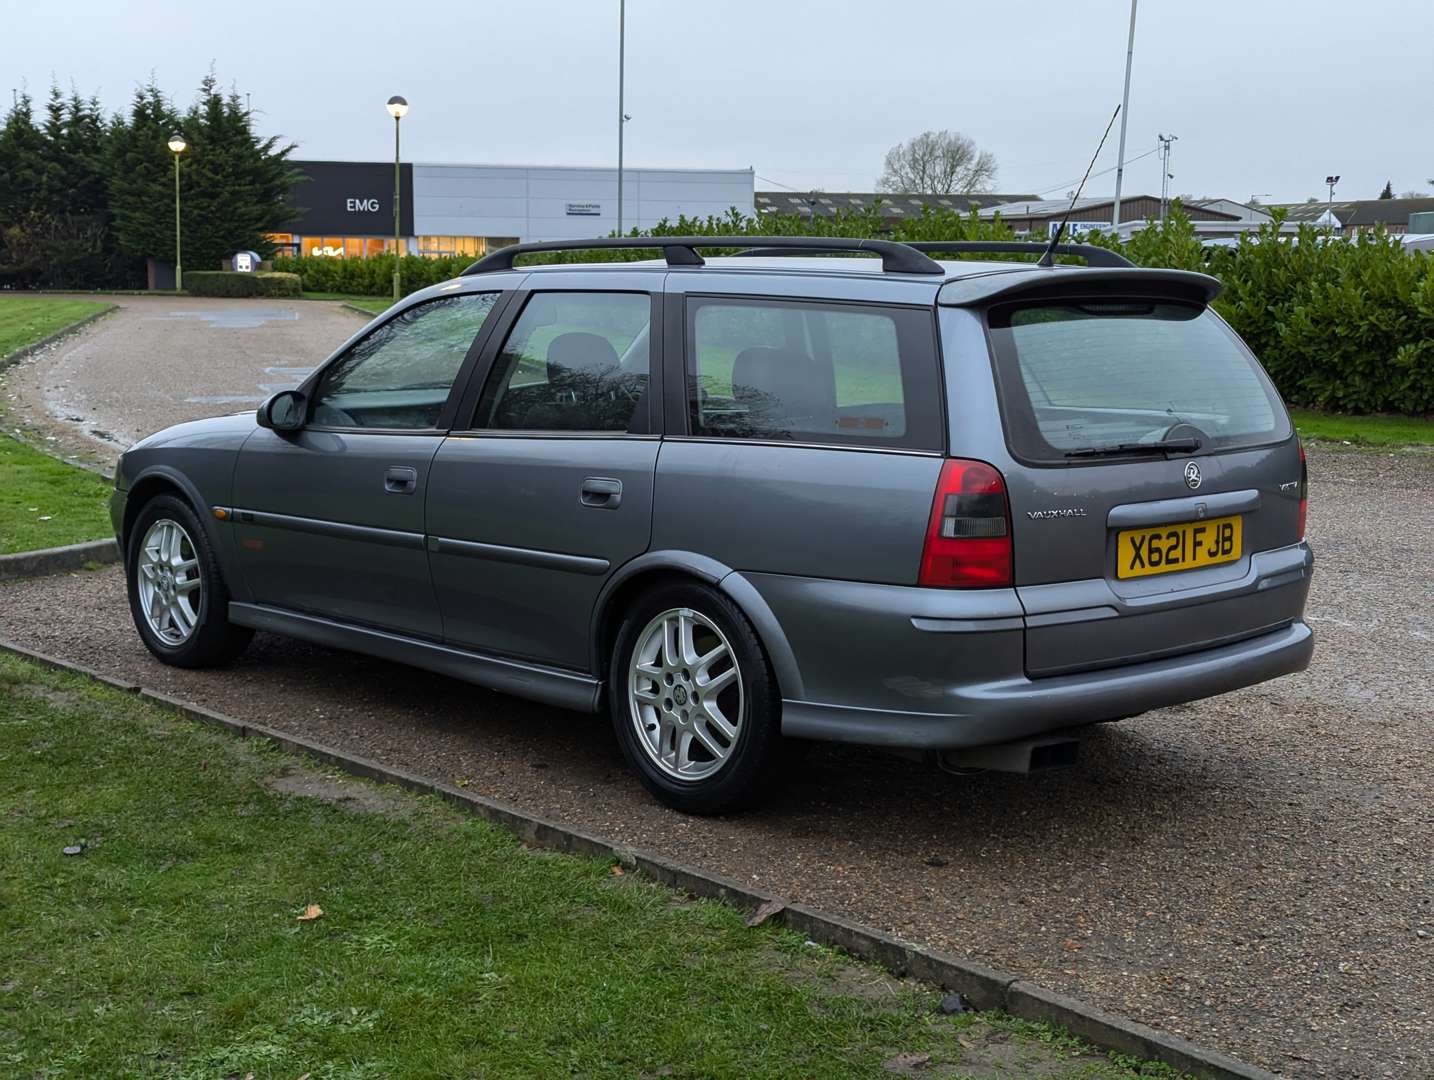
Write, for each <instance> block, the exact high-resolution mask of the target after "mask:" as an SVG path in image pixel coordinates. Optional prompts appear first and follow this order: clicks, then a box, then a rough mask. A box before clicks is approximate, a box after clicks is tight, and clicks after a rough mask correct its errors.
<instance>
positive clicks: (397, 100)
mask: <svg viewBox="0 0 1434 1080" xmlns="http://www.w3.org/2000/svg"><path fill="white" fill-rule="evenodd" d="M407 114H408V102H407V101H405V100H404V99H403V98H401V97H399V96H398V95H397V94H394V95H393V97H391V98H389V99H388V115H389V116H391V117H393V298H394V299H395V300H398V299H399V296H400V291H399V290H400V284H399V271H398V268H399V265H400V263H401V262H402V258H403V257H402V253H401V252H400V251H399V247H400V245H401V244H402V243H403V239H402V231H401V229H402V225H401V219H400V217H399V205H400V204H399V201H398V197H399V191H398V183H399V182H398V177H399V170H398V122H399V121H400V120H402V119H403V118H404V116H406V115H407Z"/></svg>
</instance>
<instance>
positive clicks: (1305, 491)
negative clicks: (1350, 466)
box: [1300, 443, 1310, 540]
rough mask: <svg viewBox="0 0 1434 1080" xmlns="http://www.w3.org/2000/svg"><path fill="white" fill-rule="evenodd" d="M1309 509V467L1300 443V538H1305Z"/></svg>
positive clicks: (1303, 448) (1302, 445)
mask: <svg viewBox="0 0 1434 1080" xmlns="http://www.w3.org/2000/svg"><path fill="white" fill-rule="evenodd" d="M1309 511H1310V467H1309V463H1308V462H1306V461H1305V446H1304V443H1300V539H1301V540H1303V539H1304V538H1305V519H1306V518H1308V517H1309Z"/></svg>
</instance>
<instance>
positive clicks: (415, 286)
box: [274, 255, 473, 296]
mask: <svg viewBox="0 0 1434 1080" xmlns="http://www.w3.org/2000/svg"><path fill="white" fill-rule="evenodd" d="M472 264H473V259H472V257H471V256H467V255H461V256H449V257H445V258H440V259H425V258H423V257H421V256H418V255H405V256H404V257H403V262H402V265H401V266H400V267H399V271H400V274H401V275H402V281H403V291H404V292H405V293H411V292H417V291H418V290H419V289H426V288H428V286H430V285H437V284H438V283H439V282H441V281H448V280H449V279H451V278H455V277H457V276H458V275H459V274H461V273H462V272H463V271H464V270H466V269H467V268H468V267H469V266H471V265H472ZM274 269H275V270H278V271H284V272H287V273H290V274H296V275H298V277H299V278H300V279H301V280H302V281H303V287H304V290H305V291H307V292H332V293H348V294H350V295H353V296H389V295H391V294H392V292H393V256H392V255H373V256H370V257H369V258H366V259H350V258H343V257H332V256H328V255H300V256H292V255H281V256H278V257H276V258H275V259H274Z"/></svg>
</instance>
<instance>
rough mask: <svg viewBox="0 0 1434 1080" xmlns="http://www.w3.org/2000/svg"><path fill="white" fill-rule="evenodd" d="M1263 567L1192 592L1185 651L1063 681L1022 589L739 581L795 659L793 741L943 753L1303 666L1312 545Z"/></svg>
mask: <svg viewBox="0 0 1434 1080" xmlns="http://www.w3.org/2000/svg"><path fill="white" fill-rule="evenodd" d="M1255 563H1256V565H1255V566H1254V567H1253V568H1252V573H1251V574H1250V575H1248V580H1245V581H1242V582H1240V583H1238V586H1239V587H1238V589H1237V590H1235V601H1234V602H1233V603H1232V602H1231V600H1230V598H1229V597H1228V596H1223V597H1216V598H1214V600H1211V598H1210V597H1209V596H1208V595H1206V594H1205V593H1203V592H1201V591H1197V590H1191V594H1190V595H1189V596H1187V597H1183V598H1182V599H1181V600H1180V601H1179V604H1180V606H1181V610H1183V612H1185V613H1186V615H1185V625H1186V632H1187V633H1188V635H1189V636H1188V638H1187V639H1186V640H1187V641H1188V642H1189V644H1188V645H1187V646H1185V647H1184V648H1176V647H1175V646H1177V645H1179V644H1180V643H1179V641H1178V640H1176V639H1175V637H1173V636H1172V635H1171V634H1166V635H1165V636H1164V637H1161V636H1158V635H1155V634H1153V633H1150V634H1143V635H1141V634H1138V635H1136V636H1137V637H1141V638H1143V639H1144V640H1145V641H1146V643H1147V644H1148V645H1149V646H1150V648H1149V651H1147V652H1146V653H1145V654H1144V655H1133V656H1128V657H1124V658H1119V659H1113V660H1111V661H1109V662H1106V663H1104V664H1099V665H1096V664H1090V665H1087V666H1085V667H1082V668H1081V669H1079V670H1071V671H1062V672H1047V671H1032V670H1031V656H1030V647H1031V634H1032V631H1033V629H1036V627H1033V625H1032V622H1033V620H1032V619H1031V617H1030V616H1029V614H1028V613H1027V611H1026V608H1025V606H1024V605H1023V603H1022V601H1021V598H1020V597H1019V596H1018V595H1017V593H1016V590H1015V589H981V590H954V589H923V588H915V587H910V586H900V585H880V584H866V583H860V582H850V581H830V580H819V579H814V578H800V577H791V576H785V575H769V574H749V575H744V577H745V579H746V581H747V582H748V583H749V584H750V585H751V586H752V587H753V588H754V589H755V591H756V592H757V593H758V594H760V596H761V598H762V600H763V601H765V603H766V605H767V607H768V608H769V609H770V611H771V613H772V616H773V619H772V620H771V622H770V623H769V624H767V625H768V626H769V627H776V628H779V632H780V634H781V636H782V638H783V641H782V645H783V646H785V649H786V650H789V656H790V661H791V663H790V666H789V668H790V672H791V675H792V676H793V677H788V678H783V677H782V674H781V672H779V678H780V679H781V680H782V689H783V699H784V700H783V706H782V709H783V712H782V730H783V732H784V733H785V734H787V735H791V736H794V737H798V738H807V739H821V740H829V741H836V742H852V743H862V744H866V745H875V746H890V747H906V748H917V749H933V750H934V749H943V748H948V749H954V748H958V747H969V746H983V745H987V744H991V743H997V742H1006V741H1009V740H1012V739H1020V738H1025V737H1028V736H1031V735H1036V734H1040V733H1042V732H1047V731H1053V730H1058V729H1060V728H1065V727H1073V726H1078V725H1081V724H1089V723H1094V722H1096V721H1100V720H1115V719H1120V718H1122V717H1126V716H1133V715H1135V714H1136V713H1141V712H1145V711H1147V710H1149V709H1158V708H1163V707H1165V706H1168V705H1177V704H1181V703H1183V702H1188V701H1195V700H1198V699H1200V698H1205V697H1211V696H1213V695H1215V694H1223V693H1226V692H1228V691H1230V690H1238V689H1240V688H1241V687H1246V686H1252V685H1254V684H1255V683H1259V682H1264V681H1265V680H1268V679H1273V678H1277V677H1278V676H1281V675H1288V674H1290V673H1292V672H1296V671H1301V670H1303V669H1304V668H1305V667H1307V666H1308V665H1309V661H1310V656H1311V655H1312V653H1313V648H1314V641H1313V634H1312V633H1311V631H1310V628H1309V627H1308V626H1307V625H1306V624H1305V622H1304V605H1305V597H1306V595H1307V594H1308V591H1309V584H1310V577H1311V574H1312V571H1313V558H1312V556H1311V555H1310V553H1309V549H1308V547H1306V546H1305V545H1304V544H1299V545H1296V546H1293V547H1291V548H1287V549H1280V550H1279V551H1277V552H1271V553H1268V555H1267V557H1266V556H1262V557H1260V558H1259V559H1257V560H1255ZM1077 614H1079V613H1077ZM1127 620H1129V621H1130V623H1131V625H1135V624H1136V620H1135V619H1133V618H1131V616H1129V615H1127V616H1125V617H1123V618H1122V619H1121V620H1120V621H1122V622H1125V621H1127ZM1035 622H1036V624H1037V626H1039V627H1044V626H1045V622H1044V621H1043V620H1041V619H1037V620H1035ZM770 651H772V650H771V649H770V648H769V652H770ZM784 651H785V650H784Z"/></svg>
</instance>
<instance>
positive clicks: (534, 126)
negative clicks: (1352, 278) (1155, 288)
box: [0, 0, 1434, 201]
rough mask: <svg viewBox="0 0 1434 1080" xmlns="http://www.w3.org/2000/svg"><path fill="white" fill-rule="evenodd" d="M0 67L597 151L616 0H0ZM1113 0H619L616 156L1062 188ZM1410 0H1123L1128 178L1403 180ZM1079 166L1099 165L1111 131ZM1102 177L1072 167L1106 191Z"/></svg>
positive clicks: (787, 176) (349, 148)
mask: <svg viewBox="0 0 1434 1080" xmlns="http://www.w3.org/2000/svg"><path fill="white" fill-rule="evenodd" d="M5 8H6V9H7V10H6V15H5V33H4V34H3V35H0V73H3V75H4V77H5V78H6V79H7V80H8V82H5V83H4V84H0V85H3V86H4V87H5V88H8V87H27V88H28V89H29V91H30V93H31V94H32V95H34V96H35V97H36V99H37V100H38V99H41V98H43V96H44V94H45V93H46V91H47V90H48V87H49V84H50V82H51V80H52V78H55V79H58V80H59V82H60V83H61V85H62V86H64V87H65V88H67V89H68V87H69V85H70V84H71V83H72V82H73V83H74V85H75V86H77V87H78V89H79V90H80V91H81V92H82V93H84V94H86V95H88V94H91V93H96V94H98V95H99V97H100V98H101V100H102V101H103V102H104V103H105V105H106V106H107V107H110V108H119V107H121V106H123V105H124V104H125V103H126V101H127V99H128V97H129V95H130V93H131V92H132V90H133V88H134V87H135V85H136V84H137V83H140V82H143V81H145V80H146V79H147V77H148V76H149V75H150V73H151V72H153V74H154V76H155V78H156V79H157V81H158V82H159V84H160V85H161V86H162V87H163V88H164V89H165V90H166V92H167V93H168V94H169V95H170V96H171V97H172V98H174V99H176V100H177V101H179V102H180V103H181V104H187V103H188V102H189V101H190V99H191V98H192V96H193V91H194V88H195V87H196V86H197V84H198V82H199V80H200V78H201V77H202V76H203V75H204V73H205V72H206V71H207V70H208V68H209V66H210V64H211V62H212V63H213V65H214V67H215V69H216V71H217V73H218V75H219V77H220V80H221V82H222V83H224V84H225V85H226V86H227V85H229V84H231V83H232V84H233V85H234V87H235V88H237V89H238V90H239V91H240V93H241V94H243V93H246V92H247V93H249V94H251V95H252V102H253V108H254V113H255V121H256V126H258V127H259V128H260V129H261V130H262V131H264V132H266V133H278V134H281V135H283V136H284V137H285V138H286V139H288V140H291V141H293V142H295V143H297V144H298V147H299V148H298V150H297V151H296V155H295V156H297V157H305V158H331V159H353V160H370V159H377V160H381V159H384V158H385V157H387V156H389V155H391V153H392V141H391V140H392V129H391V121H390V120H389V119H388V117H387V114H386V113H385V112H384V108H383V103H384V101H385V100H387V98H388V96H389V95H390V94H394V93H399V94H403V95H404V96H405V97H407V98H408V100H409V102H410V104H411V106H412V111H411V112H410V113H409V116H408V118H407V119H406V120H405V121H404V122H403V138H404V158H405V160H413V161H429V162H501V163H513V164H549V163H555V164H582V165H587V164H611V163H613V162H615V160H616V134H615V130H616V118H617V42H618V35H617V27H618V15H617V11H618V0H507V2H503V3H496V2H491V0H462V2H455V0H424V2H422V3H408V4H404V3H395V2H393V0H384V2H379V0H343V2H342V3H340V2H336V0H330V2H326V3H322V4H320V3H317V2H313V0H289V2H287V3H275V2H273V0H245V2H243V3H236V4H210V3H203V4H200V3H162V2H159V0H125V2H124V3H116V2H114V0H69V2H67V3H64V4H43V3H24V4H21V3H18V2H15V3H7V4H6V5H5ZM1129 11H1130V6H1129V3H1128V0H1078V2H1076V0H1066V2H1058V0H1019V2H1015V0H1003V2H998V3H993V2H991V0H985V2H982V3H967V2H964V0H945V2H939V0H887V2H885V3H872V2H865V3H860V2H853V0H819V2H808V0H628V3H627V111H628V112H629V113H630V114H631V115H632V120H631V122H630V123H629V124H628V128H627V161H628V163H629V164H633V165H647V166H664V165H666V166H692V167H746V166H749V165H750V166H752V167H753V168H755V169H756V171H757V174H758V176H759V177H760V178H761V179H759V180H758V181H757V187H758V188H759V189H762V188H777V187H779V186H783V185H785V186H788V187H792V188H797V189H802V190H807V189H810V188H813V187H820V188H824V189H826V190H829V191H840V190H854V191H868V190H872V189H873V187H874V183H875V180H876V177H877V175H878V174H879V172H880V170H881V162H882V158H883V156H884V155H885V153H886V151H887V149H888V148H889V147H890V146H891V145H892V144H894V143H896V142H899V141H901V140H902V139H904V138H906V137H908V136H910V135H913V134H916V133H918V132H920V131H923V130H926V129H940V128H951V129H954V130H958V131H961V132H964V133H965V134H967V135H969V136H971V137H972V138H973V139H975V140H976V142H977V143H978V144H979V145H980V146H981V147H983V148H985V149H989V150H990V151H992V152H993V153H994V154H995V155H996V158H997V160H998V161H999V163H1000V173H999V176H998V179H997V184H996V190H998V191H1009V192H1027V193H1030V192H1034V193H1037V194H1046V193H1049V194H1051V195H1061V194H1063V193H1064V192H1066V191H1067V190H1069V189H1070V188H1072V187H1073V186H1074V184H1075V182H1076V181H1077V180H1078V179H1079V177H1080V175H1081V173H1082V172H1083V171H1084V169H1085V165H1086V162H1087V160H1088V159H1089V156H1090V154H1091V152H1092V151H1093V150H1094V148H1095V144H1096V142H1097V140H1098V139H1099V137H1100V133H1101V130H1102V129H1103V128H1104V126H1105V123H1106V120H1107V119H1108V118H1109V116H1110V112H1111V110H1112V109H1113V108H1114V107H1115V106H1116V105H1117V104H1118V103H1119V102H1120V96H1121V81H1122V78H1123V70H1124V68H1123V65H1124V61H1125V46H1126V31H1127V27H1128V18H1129ZM1431 42H1434V2H1431V0H1364V2H1363V3H1360V4H1357V5H1355V4H1351V3H1348V2H1347V0H1346V2H1338V3H1337V2H1334V0H1301V2H1300V3H1299V4H1297V5H1295V4H1289V3H1272V2H1260V0H1238V2H1237V0H1206V2H1205V3H1199V4H1192V3H1174V2H1171V0H1145V2H1144V3H1143V4H1142V5H1141V8H1140V16H1139V22H1138V25H1137V29H1136V41H1135V68H1134V76H1133V80H1132V85H1131V97H1130V115H1129V135H1128V142H1127V146H1126V160H1127V162H1129V164H1128V166H1127V169H1126V181H1125V191H1126V192H1127V193H1128V194H1137V193H1140V192H1142V191H1144V192H1150V193H1152V194H1158V193H1159V188H1160V168H1159V165H1158V158H1157V157H1156V156H1155V155H1150V156H1147V157H1143V158H1141V159H1140V160H1138V161H1134V160H1132V159H1134V158H1137V157H1138V156H1139V155H1142V154H1145V153H1146V152H1147V151H1149V150H1152V149H1153V148H1154V147H1155V145H1156V134H1157V132H1167V133H1169V132H1173V133H1174V134H1176V135H1177V136H1179V141H1177V142H1176V143H1175V144H1174V156H1173V159H1172V165H1173V171H1174V173H1175V180H1174V181H1173V184H1174V190H1175V191H1178V192H1189V193H1193V194H1198V195H1225V196H1229V197H1232V198H1238V199H1246V198H1248V197H1249V196H1251V195H1259V196H1261V197H1262V198H1265V199H1266V200H1267V201H1277V200H1290V201H1293V200H1299V199H1303V198H1305V197H1306V196H1310V195H1318V196H1320V197H1321V198H1323V197H1324V195H1325V188H1324V184H1323V180H1324V177H1325V175H1326V174H1327V173H1339V174H1341V175H1342V177H1343V180H1342V181H1341V183H1340V186H1339V189H1338V192H1337V197H1341V196H1342V197H1346V198H1373V197H1374V196H1376V195H1378V193H1379V190H1380V188H1381V187H1382V186H1383V184H1384V182H1385V180H1391V181H1393V184H1394V188H1395V191H1396V192H1398V191H1403V190H1406V189H1411V188H1414V189H1421V190H1427V189H1429V188H1430V187H1431V185H1430V184H1429V183H1428V178H1429V177H1431V176H1434V111H1431V108H1432V107H1434V74H1431V71H1434V60H1431V54H1430V43H1431ZM1117 134H1118V132H1112V134H1111V138H1110V141H1109V142H1108V143H1107V145H1106V149H1105V151H1104V152H1103V153H1102V155H1101V159H1100V163H1099V164H1098V165H1097V169H1101V168H1105V167H1113V166H1114V164H1115V161H1116V139H1117ZM1113 186H1114V176H1113V174H1112V175H1106V176H1098V177H1096V178H1094V179H1092V181H1091V183H1090V186H1089V189H1088V192H1089V193H1091V194H1108V193H1109V192H1110V190H1111V189H1112V188H1113Z"/></svg>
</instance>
